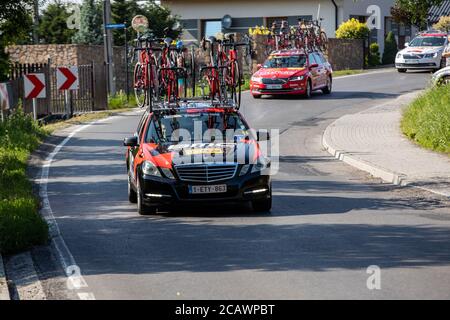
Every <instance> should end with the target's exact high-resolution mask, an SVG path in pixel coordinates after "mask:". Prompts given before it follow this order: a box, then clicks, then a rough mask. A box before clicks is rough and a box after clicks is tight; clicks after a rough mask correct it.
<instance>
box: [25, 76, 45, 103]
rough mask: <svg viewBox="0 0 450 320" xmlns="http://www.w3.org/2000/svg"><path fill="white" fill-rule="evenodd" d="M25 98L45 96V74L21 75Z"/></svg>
mask: <svg viewBox="0 0 450 320" xmlns="http://www.w3.org/2000/svg"><path fill="white" fill-rule="evenodd" d="M23 88H24V91H25V92H24V93H25V99H34V98H45V96H46V95H45V91H46V90H45V74H43V73H29V74H26V75H24V77H23Z"/></svg>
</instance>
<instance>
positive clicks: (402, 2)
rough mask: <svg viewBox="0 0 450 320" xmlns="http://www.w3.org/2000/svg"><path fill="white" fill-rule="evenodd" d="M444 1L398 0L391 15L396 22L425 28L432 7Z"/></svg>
mask: <svg viewBox="0 0 450 320" xmlns="http://www.w3.org/2000/svg"><path fill="white" fill-rule="evenodd" d="M442 2H443V0H396V1H395V4H394V6H393V7H392V8H391V15H392V17H393V18H394V20H395V21H396V22H399V23H400V22H403V23H405V24H408V25H409V24H412V25H415V26H416V27H419V28H425V27H426V26H427V22H428V14H429V12H430V9H431V7H432V6H434V5H437V6H438V5H441V4H442Z"/></svg>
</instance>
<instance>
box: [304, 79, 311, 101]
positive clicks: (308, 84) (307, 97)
mask: <svg viewBox="0 0 450 320" xmlns="http://www.w3.org/2000/svg"><path fill="white" fill-rule="evenodd" d="M311 96H312V82H311V80H308V83H307V85H306V92H305V95H304V97H305V98H306V99H310V98H311Z"/></svg>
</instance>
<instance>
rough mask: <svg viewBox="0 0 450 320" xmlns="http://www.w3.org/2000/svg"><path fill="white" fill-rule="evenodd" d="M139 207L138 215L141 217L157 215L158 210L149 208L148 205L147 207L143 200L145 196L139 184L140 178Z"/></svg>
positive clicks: (138, 189)
mask: <svg viewBox="0 0 450 320" xmlns="http://www.w3.org/2000/svg"><path fill="white" fill-rule="evenodd" d="M136 189H137V207H138V213H139V214H140V215H141V216H145V215H150V214H155V213H156V208H154V207H149V206H147V205H145V203H144V200H143V194H142V190H141V185H140V183H139V178H138V179H137V187H136Z"/></svg>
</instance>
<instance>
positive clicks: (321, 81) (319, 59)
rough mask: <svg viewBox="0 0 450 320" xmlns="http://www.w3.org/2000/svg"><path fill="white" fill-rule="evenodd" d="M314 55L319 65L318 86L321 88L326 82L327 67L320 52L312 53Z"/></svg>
mask: <svg viewBox="0 0 450 320" xmlns="http://www.w3.org/2000/svg"><path fill="white" fill-rule="evenodd" d="M314 57H315V59H316V62H317V64H318V65H319V68H318V73H319V80H318V87H320V88H323V87H324V86H326V84H327V68H326V66H325V63H324V62H325V60H324V58H323V57H322V55H321V54H320V53H317V52H316V53H314Z"/></svg>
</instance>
